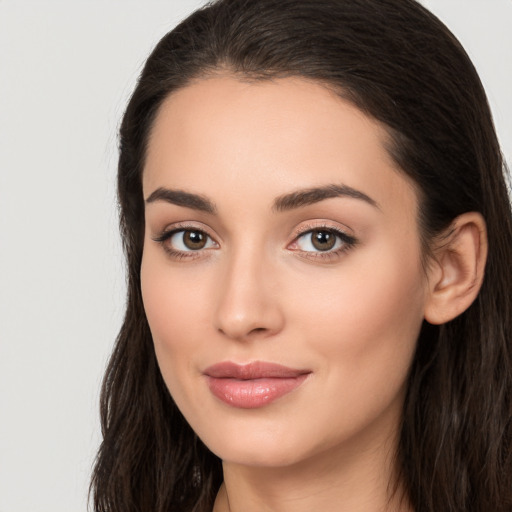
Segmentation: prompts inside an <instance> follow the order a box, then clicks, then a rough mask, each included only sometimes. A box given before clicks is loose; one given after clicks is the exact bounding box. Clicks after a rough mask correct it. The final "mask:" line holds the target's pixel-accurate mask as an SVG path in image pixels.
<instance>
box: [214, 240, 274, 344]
mask: <svg viewBox="0 0 512 512" xmlns="http://www.w3.org/2000/svg"><path fill="white" fill-rule="evenodd" d="M262 252H263V251H261V250H257V249H256V248H254V247H250V246H245V247H243V248H239V249H238V250H236V251H233V252H232V253H231V255H230V256H229V257H228V258H227V259H226V261H225V268H224V272H223V273H222V277H221V280H220V283H219V294H218V302H217V305H216V306H217V307H216V311H215V323H216V327H217V329H218V330H219V331H221V332H222V333H223V334H225V335H226V336H228V337H230V338H233V339H244V338H247V337H254V336H256V335H258V336H265V335H267V336H268V335H271V334H274V333H276V332H277V331H279V330H280V329H281V328H282V324H283V317H282V314H281V310H280V308H279V304H278V299H277V296H276V293H274V292H275V287H276V286H275V285H276V283H275V282H274V279H273V276H274V269H273V268H272V264H271V261H269V258H266V257H265V256H264V254H262Z"/></svg>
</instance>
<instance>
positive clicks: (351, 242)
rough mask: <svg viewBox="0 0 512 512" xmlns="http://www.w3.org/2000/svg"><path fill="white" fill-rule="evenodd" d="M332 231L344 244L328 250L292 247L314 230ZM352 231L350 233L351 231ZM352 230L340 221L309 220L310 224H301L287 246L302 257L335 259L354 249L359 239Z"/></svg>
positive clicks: (325, 259)
mask: <svg viewBox="0 0 512 512" xmlns="http://www.w3.org/2000/svg"><path fill="white" fill-rule="evenodd" d="M322 230H325V231H330V232H332V233H334V234H335V236H337V237H338V238H339V239H340V240H341V242H342V246H341V247H338V248H337V249H334V250H328V251H305V250H302V249H300V248H293V249H292V248H291V246H292V245H293V244H296V243H297V241H298V240H299V239H300V238H301V237H303V236H304V235H307V234H308V233H312V232H313V231H322ZM349 232H350V233H349ZM351 233H353V232H352V230H351V229H350V228H349V227H348V226H344V227H343V228H342V227H341V226H340V224H339V223H334V222H328V221H325V220H321V221H320V220H319V221H318V223H316V222H309V223H308V224H305V225H301V226H299V228H298V229H296V231H295V233H294V237H293V240H292V242H291V243H290V244H289V245H288V246H287V247H288V248H289V249H290V250H292V251H294V252H297V253H298V254H299V255H300V256H301V257H303V258H307V259H313V260H324V261H333V260H335V259H337V258H338V257H340V256H341V255H342V254H343V253H346V252H347V251H349V250H350V249H352V248H353V247H354V246H355V245H357V244H358V242H359V241H358V239H357V238H356V237H355V236H354V235H353V234H351Z"/></svg>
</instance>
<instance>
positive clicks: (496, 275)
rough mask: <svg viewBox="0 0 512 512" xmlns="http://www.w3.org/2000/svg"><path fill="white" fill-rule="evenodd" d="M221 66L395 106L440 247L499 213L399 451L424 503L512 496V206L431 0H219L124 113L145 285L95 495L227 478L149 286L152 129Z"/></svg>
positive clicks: (149, 69)
mask: <svg viewBox="0 0 512 512" xmlns="http://www.w3.org/2000/svg"><path fill="white" fill-rule="evenodd" d="M219 70H224V71H227V72H229V73H231V74H234V75H240V76H241V77H243V78H244V79H251V80H269V79H273V78H277V77H285V76H298V77H305V78H307V79H312V80H316V81H319V82H322V83H323V84H326V85H327V86H329V87H332V88H333V89H334V90H335V91H337V92H338V93H339V94H340V96H342V97H343V98H345V99H348V100H349V101H351V102H352V103H353V104H355V105H356V106H357V107H358V108H360V109H361V110H362V111H363V112H365V113H366V114H367V115H369V116H371V117H373V118H375V119H377V120H379V121H380V122H382V123H383V124H384V125H385V126H386V127H387V129H388V131H389V135H390V139H391V141H392V143H391V144H390V145H389V148H388V150H389V152H390V154H391V156H392V157H393V158H394V159H395V161H396V163H397V164H398V165H399V167H400V169H401V170H402V171H403V172H404V173H405V174H406V175H408V176H409V177H410V178H411V179H412V180H414V182H415V183H416V185H417V188H418V190H419V193H420V218H419V225H420V232H421V236H422V240H423V244H424V248H425V253H426V254H428V249H429V243H430V242H431V240H432V239H433V237H434V236H435V235H437V234H439V233H440V232H442V231H443V230H444V229H446V227H447V226H449V224H450V223H451V222H452V221H453V219H454V218H455V217H456V216H458V215H460V214H462V213H464V212H468V211H477V212H480V213H481V214H482V215H483V217H484V218H485V220H486V223H487V228H488V241H489V255H488V261H487V265H486V272H485V279H484V283H483V286H482V289H481V291H480V293H479V295H478V298H477V299H476V301H475V302H474V303H473V304H472V306H471V307H470V308H469V309H468V310H467V311H466V312H464V313H463V314H462V315H460V316H459V317H457V318H456V319H455V320H453V321H451V322H449V323H447V324H445V325H442V326H440V327H437V326H432V325H429V324H427V323H426V322H425V324H424V326H423V328H422V331H421V334H420V337H419V340H418V343H417V350H416V354H415V358H414V361H413V364H412V368H411V371H410V377H409V383H408V393H407V397H406V400H405V404H404V411H403V422H402V429H401V438H400V443H399V448H398V453H397V464H398V467H399V471H400V478H401V482H402V483H403V485H404V487H405V489H406V493H407V497H408V499H409V500H410V502H411V503H412V505H413V507H414V510H415V511H416V512H439V511H443V512H463V511H464V512H466V511H474V512H490V511H493V512H505V511H510V510H512V421H511V419H512V359H511V341H512V293H511V292H512V272H511V269H512V214H511V208H510V201H509V198H508V195H507V184H506V173H505V167H504V163H503V161H502V156H501V153H500V148H499V145H498V142H497V138H496V134H495V130H494V127H493V122H492V118H491V114H490V110H489V106H488V103H487V100H486V96H485V93H484V90H483V87H482V85H481V82H480V80H479V78H478V75H477V73H476V71H475V69H474V67H473V65H472V64H471V62H470V60H469V58H468V56H467V55H466V53H465V52H464V50H463V48H462V47H461V46H460V44H459V43H458V41H457V40H456V39H455V37H454V36H453V35H452V34H451V33H450V32H449V30H448V29H447V28H446V27H445V26H444V25H443V24H442V23H441V22H440V21H439V20H438V19H437V18H436V17H435V16H433V15H432V14H431V13H429V12H428V11H427V10H426V9H424V8H423V7H422V6H421V5H420V4H418V3H417V2H416V1H414V0H279V1H276V0H219V1H216V2H213V3H212V4H209V5H208V6H206V7H204V8H202V9H199V10H198V11H196V12H195V13H193V14H192V15H191V16H189V17H188V18H187V19H186V20H185V21H183V22H182V23H181V24H180V25H179V26H178V27H176V28H175V29H174V30H173V31H171V32H170V33H169V34H167V35H166V36H165V37H164V38H163V39H162V40H161V41H160V42H159V43H158V45H157V46H156V48H155V49H154V51H153V52H152V54H151V55H150V57H149V58H148V60H147V62H146V64H145V67H144V69H143V71H142V74H141V76H140V79H139V82H138V84H137V87H136V89H135V91H134V93H133V95H132V97H131V99H130V102H129V104H128V107H127V109H126V112H125V115H124V118H123V121H122V125H121V130H120V158H119V173H118V193H119V204H120V216H121V233H122V237H123V242H124V248H125V253H126V258H127V263H128V299H127V307H126V316H125V320H124V323H123V326H122V328H121V331H120V333H119V336H118V338H117V342H116V345H115V348H114V351H113V354H112V357H111V360H110V363H109V366H108V369H107V372H106V375H105V379H104V383H103V388H102V396H101V418H102V430H103V443H102V445H101V447H100V450H99V453H98V457H97V461H96V465H95V469H94V474H93V477H92V483H91V491H92V494H93V501H94V509H95V511H97V512H129V511H139V512H164V511H165V512H170V511H179V512H186V511H196V512H207V511H210V510H211V508H212V505H213V500H214V497H215V494H216V492H217V490H218V487H219V485H220V483H221V481H222V468H221V463H220V461H219V459H218V458H217V457H216V456H215V455H213V454H212V453H211V452H210V451H209V450H208V449H207V448H206V447H205V446H204V445H203V444H202V442H201V441H200V440H199V439H197V437H196V435H195V434H194V432H193V431H192V429H191V428H190V426H189V425H188V424H187V423H186V421H185V420H184V418H183V417H182V415H181V413H180V412H179V410H178V409H177V407H176V405H175V404H174V402H173V400H172V398H171V396H170V395H169V392H168V391H167V388H166V386H165V384H164V382H163V380H162V377H161V374H160V371H159V368H158V364H157V361H156V358H155V353H154V349H153V343H152V340H151V335H150V331H149V327H148V324H147V320H146V316H145V313H144V308H143V305H142V299H141V290H140V264H141V257H142V248H143V235H144V203H143V196H142V186H141V175H142V172H143V168H144V161H145V152H146V146H147V141H148V134H149V132H150V130H151V127H152V123H153V121H154V119H155V115H156V113H157V111H158V109H159V107H160V105H161V103H162V101H163V100H164V99H165V98H166V97H167V96H168V95H169V94H172V93H173V92H174V91H176V90H177V89H179V88H181V87H185V86H186V85H187V84H188V83H190V82H191V80H193V79H197V78H201V77H204V76H207V75H209V74H212V73H216V72H219Z"/></svg>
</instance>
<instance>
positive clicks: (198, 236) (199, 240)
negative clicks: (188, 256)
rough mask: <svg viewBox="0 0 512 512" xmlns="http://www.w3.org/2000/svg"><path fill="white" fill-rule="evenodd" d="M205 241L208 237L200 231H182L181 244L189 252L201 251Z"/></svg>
mask: <svg viewBox="0 0 512 512" xmlns="http://www.w3.org/2000/svg"><path fill="white" fill-rule="evenodd" d="M207 240H208V236H207V235H206V234H205V233H203V232H202V231H191V230H187V231H183V244H184V245H185V247H187V249H190V250H191V251H197V250H199V249H203V248H204V247H205V246H206V242H207Z"/></svg>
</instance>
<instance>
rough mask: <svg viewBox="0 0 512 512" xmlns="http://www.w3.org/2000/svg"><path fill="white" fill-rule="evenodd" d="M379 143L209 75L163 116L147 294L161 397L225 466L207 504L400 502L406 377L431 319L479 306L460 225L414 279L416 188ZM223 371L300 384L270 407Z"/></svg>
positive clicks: (249, 511) (285, 507) (329, 106)
mask: <svg viewBox="0 0 512 512" xmlns="http://www.w3.org/2000/svg"><path fill="white" fill-rule="evenodd" d="M385 142H386V132H385V130H384V128H383V127H382V126H380V125H379V124H378V123H377V122H375V121H373V120H371V119H369V118H368V117H366V116H365V115H363V114H362V113H361V112H360V111H359V110H357V109H356V108H355V107H354V106H352V105H351V104H349V103H348V102H345V101H343V100H341V99H340V98H339V97H338V96H335V95H334V94H333V93H332V92H329V91H328V90H327V89H326V88H324V87H322V86H321V85H319V84H316V83H312V82H307V81H305V80H300V79H292V78H288V79H281V80H276V81H272V82H253V83H248V82H246V81H245V82H244V81H241V80H238V79H236V78H235V77H231V76H216V77H210V78H208V79H203V80H199V81H197V82H194V83H193V84H191V85H189V86H187V87H185V88H184V89H181V90H179V91H177V92H175V93H174V94H172V95H171V96H170V97H169V98H167V99H166V101H165V102H164V104H163V106H162V107H161V109H160V111H159V114H158V116H157V119H156V121H155V124H154V127H153V131H152V133H151V137H150V142H149V147H148V153H147V160H146V166H145V169H144V174H143V191H144V197H145V199H146V235H145V242H144V254H143V262H142V268H141V282H142V293H143V299H144V306H145V309H146V314H147V318H148V322H149V325H150V328H151V332H152V335H153V340H154V344H155V351H156V355H157V359H158V362H159V365H160V369H161V371H162V375H163V377H164V380H165V382H166V384H167V386H168V388H169V391H170V392H171V394H172V396H173V398H174V400H175V402H176V404H177V405H178V407H179V408H180V410H181V411H182V413H183V414H184V416H185V418H186V419H187V421H188V422H189V423H190V425H191V426H192V428H193V429H194V430H195V431H196V433H197V434H198V436H199V437H200V438H201V439H202V440H203V442H204V443H205V444H206V445H207V446H208V447H209V448H210V449H211V450H212V451H213V452H214V453H215V454H217V455H218V456H219V457H220V458H221V459H222V461H223V470H224V484H223V486H222V487H221V490H220V492H219V495H218V497H217V501H216V503H215V508H214V511H215V512H226V511H230V512H256V511H257V512H262V511H273V512H291V511H293V512H306V511H308V512H310V511H311V510H322V511H324V512H334V511H336V512H343V511H350V512H358V511H361V512H362V511H365V512H383V511H404V512H405V511H407V510H410V509H409V508H408V506H407V503H406V502H403V501H401V500H400V496H401V493H400V492H397V493H395V494H393V493H392V492H391V490H392V486H391V487H390V485H389V483H390V481H391V482H393V477H394V471H395V469H396V468H395V466H394V454H395V453H396V447H397V435H398V431H399V425H400V417H401V409H402V405H403V401H404V393H405V387H406V379H407V373H408V370H409V367H410V364H411V361H412V357H413V354H414V349H415V343H416V340H417V337H418V333H419V330H420V327H421V325H422V322H423V320H424V318H427V319H428V320H429V321H431V322H433V323H442V322H443V321H447V319H449V318H448V317H450V316H451V317H453V316H456V314H459V313H460V312H461V311H463V310H464V309H465V308H466V307H467V306H468V305H469V304H470V303H471V301H472V300H473V299H474V295H475V294H476V292H474V290H475V289H476V290H478V287H479V283H480V282H481V275H482V274H483V264H482V263H481V261H483V260H485V244H484V242H483V241H484V238H485V237H484V235H485V226H484V224H483V221H482V220H481V218H480V217H479V216H478V215H477V214H467V217H461V218H459V220H458V222H459V224H458V225H456V226H455V229H454V230H453V231H452V234H451V239H450V242H449V243H448V244H446V243H445V244H444V245H443V247H444V248H446V247H447V246H450V247H452V248H455V249H456V250H453V251H451V252H450V251H447V250H446V249H443V251H445V252H443V253H439V257H438V258H437V259H436V261H435V262H434V263H432V264H431V265H430V266H429V268H428V270H427V271H425V270H424V269H423V268H422V263H421V245H420V238H419V233H418V228H417V221H416V219H417V209H418V201H417V194H416V192H415V189H414V187H413V185H412V184H411V182H410V181H409V180H408V179H407V178H406V177H405V175H404V174H403V173H401V172H400V171H399V170H398V169H397V168H396V165H395V164H394V162H393V161H392V160H391V158H390V157H389V155H388V153H387V152H386V150H385ZM312 189H318V190H316V192H315V193H314V194H313V193H310V192H311V190H312ZM305 191H306V192H307V193H304V192H305ZM176 192H179V193H176ZM183 192H185V193H186V194H183ZM297 192H298V194H295V195H291V194H294V193H297ZM285 196H286V198H284V197H285ZM299 196H300V197H299ZM315 237H316V238H315ZM452 240H453V243H452ZM467 254H469V256H467ZM471 280H472V286H470V283H469V281H471ZM457 286H458V288H457ZM454 290H455V291H454ZM468 290H471V291H468ZM448 306H450V307H451V309H449V307H448ZM225 362H231V363H234V364H236V365H247V364H250V363H254V362H265V363H275V364H279V365H282V366H285V367H287V368H292V369H294V371H295V370H297V371H299V372H300V378H297V379H283V380H287V381H289V380H291V381H292V383H294V382H296V383H295V384H293V385H292V389H291V390H288V391H286V393H284V394H283V395H282V396H281V395H277V398H276V396H274V397H273V398H272V396H271V394H269V395H268V396H267V395H265V393H266V392H267V391H268V390H266V388H265V389H264V390H263V395H262V394H258V393H259V392H260V391H261V389H260V388H261V386H260V388H258V387H257V384H258V383H257V382H256V384H255V386H254V387H250V388H247V387H244V386H246V384H247V382H243V383H242V384H240V382H239V381H237V380H235V385H240V386H242V387H241V391H239V392H235V394H234V395H229V394H228V393H226V394H225V393H224V392H222V393H220V394H216V393H215V392H213V391H212V389H213V388H212V387H211V385H210V384H211V382H212V380H215V378H212V376H211V375H210V374H209V369H210V368H211V367H212V365H217V364H219V363H225ZM210 373H211V372H210ZM220 380H221V381H222V385H223V383H224V382H226V380H224V379H220ZM271 380H272V379H271ZM277 380H279V379H277ZM283 380H281V381H280V382H283ZM230 381H231V382H233V380H232V379H230ZM265 382H266V381H265ZM272 382H274V381H273V380H272ZM265 385H266V384H265ZM251 386H252V384H251ZM278 387H279V386H278ZM222 389H224V388H222ZM237 389H238V388H237ZM248 389H249V391H248ZM269 389H270V388H269ZM269 393H270V391H269ZM248 394H250V395H251V396H252V395H253V394H255V395H257V396H256V402H254V401H253V400H252V398H251V399H250V400H247V395H248ZM225 396H227V397H228V398H223V397H225ZM219 397H220V398H219ZM240 397H241V398H240ZM262 397H263V398H262ZM267 399H269V401H268V403H267V402H266V400H267ZM237 400H240V402H238V401H237ZM244 400H245V401H244Z"/></svg>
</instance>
